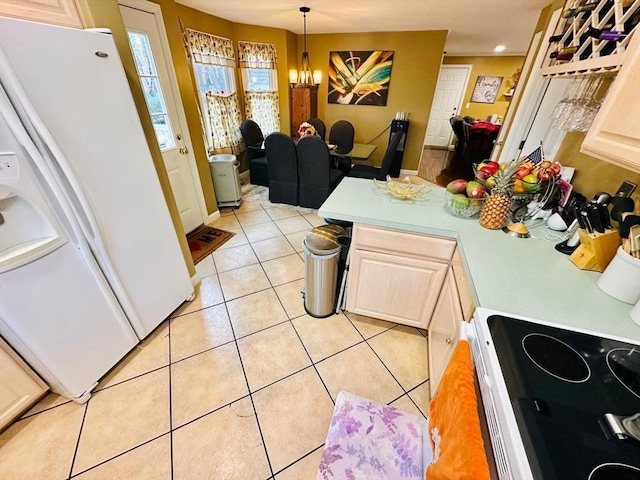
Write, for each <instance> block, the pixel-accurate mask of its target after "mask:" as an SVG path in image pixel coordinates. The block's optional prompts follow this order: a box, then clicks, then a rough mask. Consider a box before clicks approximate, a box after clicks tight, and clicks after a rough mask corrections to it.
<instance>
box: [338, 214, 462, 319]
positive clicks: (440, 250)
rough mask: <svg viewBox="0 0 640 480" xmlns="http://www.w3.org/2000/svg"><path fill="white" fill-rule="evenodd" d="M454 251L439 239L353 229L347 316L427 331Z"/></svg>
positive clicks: (451, 244) (369, 228)
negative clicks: (379, 320)
mask: <svg viewBox="0 0 640 480" xmlns="http://www.w3.org/2000/svg"><path fill="white" fill-rule="evenodd" d="M455 247H456V242H455V241H453V240H450V239H445V238H441V237H434V236H431V235H423V234H418V233H411V232H403V231H398V230H393V229H389V228H382V227H372V226H369V225H355V226H354V228H353V238H352V241H351V253H350V257H351V258H350V266H349V281H348V286H347V311H349V312H354V313H358V314H361V315H366V316H368V317H373V318H379V319H381V320H387V321H389V322H395V323H401V324H403V325H410V326H413V327H417V328H422V329H426V328H427V326H428V324H429V320H431V315H432V314H433V310H434V308H435V306H436V301H437V300H438V295H439V293H440V289H441V288H442V283H443V282H444V277H445V275H446V272H447V268H448V267H449V264H450V263H451V256H452V255H453V252H454V250H455Z"/></svg>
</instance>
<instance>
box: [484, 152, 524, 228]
mask: <svg viewBox="0 0 640 480" xmlns="http://www.w3.org/2000/svg"><path fill="white" fill-rule="evenodd" d="M521 164H522V163H521V162H518V161H512V162H510V163H508V164H507V165H506V166H505V167H504V168H501V169H500V170H499V171H498V172H497V173H496V174H495V175H494V180H495V185H494V186H493V187H492V188H491V194H490V195H489V197H488V198H487V200H486V201H485V202H484V205H483V206H482V210H481V211H480V225H482V226H483V227H485V228H489V229H491V230H497V229H498V228H500V227H502V225H504V223H505V222H506V221H507V218H509V212H510V209H511V195H512V193H513V185H514V180H515V174H516V170H518V167H519V166H520V165H521Z"/></svg>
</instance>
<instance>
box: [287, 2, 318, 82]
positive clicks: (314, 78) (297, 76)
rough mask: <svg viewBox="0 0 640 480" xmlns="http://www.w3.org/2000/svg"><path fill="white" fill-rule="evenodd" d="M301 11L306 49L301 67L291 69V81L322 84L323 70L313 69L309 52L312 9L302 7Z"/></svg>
mask: <svg viewBox="0 0 640 480" xmlns="http://www.w3.org/2000/svg"><path fill="white" fill-rule="evenodd" d="M300 11H301V12H302V15H303V18H304V30H303V35H302V38H303V42H304V43H303V45H304V50H303V52H302V60H301V61H300V68H298V70H289V82H290V83H291V84H292V85H294V86H296V87H310V86H313V85H319V84H320V81H321V80H322V72H321V71H320V70H315V71H313V72H312V71H311V64H310V62H309V52H307V13H309V12H310V11H311V9H310V8H309V7H300Z"/></svg>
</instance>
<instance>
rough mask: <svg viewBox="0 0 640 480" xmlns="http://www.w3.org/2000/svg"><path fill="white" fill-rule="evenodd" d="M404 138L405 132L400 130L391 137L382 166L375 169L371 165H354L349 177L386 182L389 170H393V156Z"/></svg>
mask: <svg viewBox="0 0 640 480" xmlns="http://www.w3.org/2000/svg"><path fill="white" fill-rule="evenodd" d="M403 136H404V132H403V131H401V130H398V131H397V132H395V133H394V134H393V135H392V136H391V139H390V140H389V145H388V146H387V150H386V151H385V152H384V157H382V164H381V165H380V166H379V167H374V166H371V165H354V166H353V167H351V170H350V171H349V174H348V175H347V176H348V177H356V178H375V179H376V180H386V179H387V175H388V174H389V170H390V169H391V163H392V162H393V156H394V155H395V153H396V150H397V149H398V145H400V142H401V141H402V137H403Z"/></svg>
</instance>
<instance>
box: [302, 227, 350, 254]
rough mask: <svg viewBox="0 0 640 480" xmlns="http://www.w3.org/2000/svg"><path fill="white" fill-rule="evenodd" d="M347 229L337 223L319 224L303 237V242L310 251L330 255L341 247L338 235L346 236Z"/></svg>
mask: <svg viewBox="0 0 640 480" xmlns="http://www.w3.org/2000/svg"><path fill="white" fill-rule="evenodd" d="M346 236H347V231H346V230H345V229H344V228H342V227H341V226H339V225H321V226H319V227H316V228H314V229H313V230H311V231H310V232H309V233H307V235H306V236H305V237H304V243H305V245H306V247H307V249H308V250H309V251H310V252H311V253H315V254H316V255H330V254H332V253H336V252H339V251H340V249H341V248H342V244H341V243H340V239H339V237H346Z"/></svg>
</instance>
